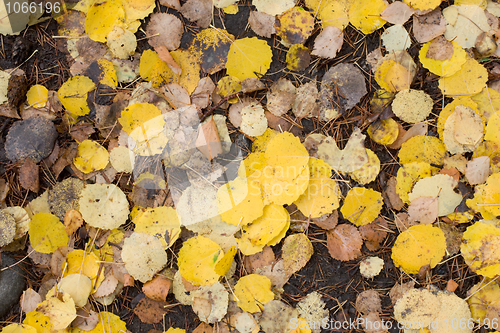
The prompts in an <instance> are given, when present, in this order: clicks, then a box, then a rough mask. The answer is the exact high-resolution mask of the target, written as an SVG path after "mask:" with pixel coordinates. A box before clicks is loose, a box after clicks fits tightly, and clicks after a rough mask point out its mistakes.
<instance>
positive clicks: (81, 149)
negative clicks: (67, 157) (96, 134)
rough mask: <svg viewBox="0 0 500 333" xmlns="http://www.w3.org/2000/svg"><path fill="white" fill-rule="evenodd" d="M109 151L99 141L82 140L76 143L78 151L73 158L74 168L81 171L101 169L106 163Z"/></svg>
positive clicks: (87, 171) (88, 171)
mask: <svg viewBox="0 0 500 333" xmlns="http://www.w3.org/2000/svg"><path fill="white" fill-rule="evenodd" d="M108 161H109V153H108V151H107V150H106V148H104V147H103V146H101V145H100V144H99V143H97V142H95V141H92V140H84V141H82V142H80V144H79V145H78V153H77V155H76V157H75V158H74V159H73V163H74V164H75V166H76V168H77V169H78V170H80V171H81V172H83V173H90V172H93V171H96V170H102V169H104V168H105V167H106V166H107V165H108Z"/></svg>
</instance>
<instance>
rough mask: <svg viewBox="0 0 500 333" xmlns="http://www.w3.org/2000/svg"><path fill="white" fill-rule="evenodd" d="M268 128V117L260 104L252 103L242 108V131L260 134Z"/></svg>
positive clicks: (247, 133)
mask: <svg viewBox="0 0 500 333" xmlns="http://www.w3.org/2000/svg"><path fill="white" fill-rule="evenodd" d="M266 129H267V118H266V116H265V114H264V108H263V107H262V105H260V104H254V103H252V104H250V105H248V106H245V107H244V108H243V109H242V110H241V131H242V132H243V133H245V134H246V135H248V136H259V135H262V134H264V132H265V131H266Z"/></svg>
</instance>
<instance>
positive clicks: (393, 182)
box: [383, 177, 405, 211]
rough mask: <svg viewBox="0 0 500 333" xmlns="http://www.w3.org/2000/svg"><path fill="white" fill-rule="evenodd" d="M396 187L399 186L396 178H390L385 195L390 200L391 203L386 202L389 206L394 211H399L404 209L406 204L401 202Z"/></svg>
mask: <svg viewBox="0 0 500 333" xmlns="http://www.w3.org/2000/svg"><path fill="white" fill-rule="evenodd" d="M396 186H397V179H396V177H391V178H389V180H388V181H387V185H386V187H385V189H384V192H383V193H384V194H385V195H386V196H387V199H388V200H389V202H386V204H389V205H390V206H391V207H392V208H393V209H394V210H397V211H399V210H401V209H402V208H403V207H404V205H405V203H404V202H403V200H401V198H400V197H399V195H398V193H397V192H396ZM386 201H387V200H386Z"/></svg>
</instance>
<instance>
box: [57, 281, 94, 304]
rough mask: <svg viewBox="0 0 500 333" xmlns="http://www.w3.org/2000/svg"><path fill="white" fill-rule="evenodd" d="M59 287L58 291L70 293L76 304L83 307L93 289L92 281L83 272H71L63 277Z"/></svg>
mask: <svg viewBox="0 0 500 333" xmlns="http://www.w3.org/2000/svg"><path fill="white" fill-rule="evenodd" d="M57 288H58V291H62V292H63V293H67V294H69V295H70V296H71V298H72V299H73V301H74V302H75V305H76V306H78V307H83V306H85V304H87V301H88V298H89V296H90V293H91V291H92V281H90V279H89V278H88V277H87V276H85V275H83V274H69V275H66V276H65V277H63V278H62V279H61V281H60V282H59V283H58V284H57Z"/></svg>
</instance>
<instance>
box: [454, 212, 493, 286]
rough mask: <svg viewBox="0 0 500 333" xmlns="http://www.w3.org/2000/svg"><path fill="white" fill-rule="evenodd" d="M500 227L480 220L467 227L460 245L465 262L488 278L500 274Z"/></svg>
mask: <svg viewBox="0 0 500 333" xmlns="http://www.w3.org/2000/svg"><path fill="white" fill-rule="evenodd" d="M499 248H500V229H499V228H497V227H496V226H495V225H492V224H487V223H483V221H478V222H476V223H474V224H473V225H471V226H470V227H468V228H467V230H466V231H465V232H464V234H463V242H462V245H461V247H460V249H461V253H462V256H463V257H464V260H465V262H466V263H467V265H468V266H469V267H470V269H471V270H472V271H473V272H476V273H477V274H480V275H482V276H485V277H488V278H495V277H496V276H497V275H499V274H500V264H499V260H500V252H499V251H498V249H499Z"/></svg>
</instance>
